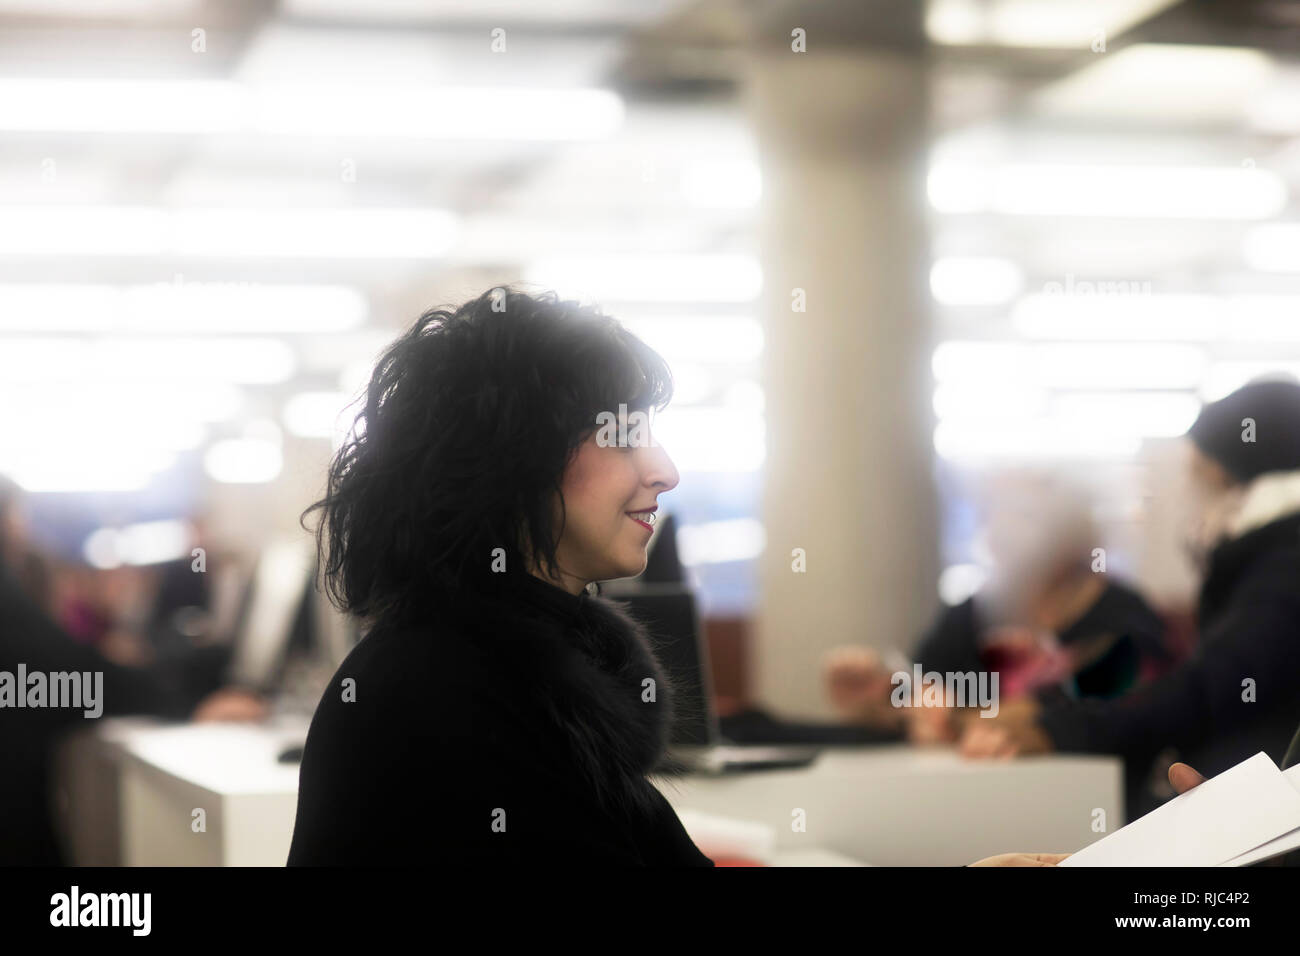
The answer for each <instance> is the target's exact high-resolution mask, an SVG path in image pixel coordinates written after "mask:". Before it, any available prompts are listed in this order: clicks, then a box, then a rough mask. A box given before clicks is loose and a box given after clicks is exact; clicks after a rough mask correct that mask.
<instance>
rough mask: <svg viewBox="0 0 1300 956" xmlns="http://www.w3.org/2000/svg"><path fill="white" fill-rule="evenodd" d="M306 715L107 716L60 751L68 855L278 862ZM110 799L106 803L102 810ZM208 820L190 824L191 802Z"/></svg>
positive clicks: (164, 861) (125, 861) (99, 861)
mask: <svg viewBox="0 0 1300 956" xmlns="http://www.w3.org/2000/svg"><path fill="white" fill-rule="evenodd" d="M309 723H310V721H309V720H307V719H279V720H276V721H275V722H272V723H268V724H265V725H249V724H184V725H170V726H169V725H165V724H160V723H158V722H155V721H152V720H149V719H147V718H123V719H115V720H105V721H103V722H102V723H101V724H100V726H99V727H97V728H95V729H94V730H91V731H87V732H83V733H82V734H79V735H77V736H76V737H75V738H73V739H71V740H69V741H68V742H67V745H66V746H65V749H64V751H63V753H62V754H61V755H60V764H61V770H60V780H61V783H62V784H64V786H62V787H61V788H60V789H61V790H63V791H64V793H65V795H66V796H65V799H62V800H60V807H59V809H60V811H61V814H60V815H61V816H62V817H63V818H64V821H63V830H64V833H65V835H66V838H67V839H68V840H69V842H70V843H71V846H72V854H73V862H75V863H79V864H80V863H93V864H96V865H125V866H283V865H284V862H285V860H286V859H287V858H288V856H289V843H290V841H291V840H292V838H293V822H294V816H295V815H296V813H297V809H298V764H296V763H287V764H282V763H279V762H278V761H277V759H276V758H277V757H278V756H279V754H280V753H281V752H282V751H283V750H285V749H286V748H287V747H290V746H294V745H298V744H301V743H302V741H303V740H304V739H305V738H306V736H307V726H308V724H309ZM106 807H108V808H110V809H108V810H106V809H105V808H106ZM195 809H202V810H203V811H204V813H205V815H206V821H205V824H206V829H205V831H203V832H195V831H194V829H193V821H194V810H195Z"/></svg>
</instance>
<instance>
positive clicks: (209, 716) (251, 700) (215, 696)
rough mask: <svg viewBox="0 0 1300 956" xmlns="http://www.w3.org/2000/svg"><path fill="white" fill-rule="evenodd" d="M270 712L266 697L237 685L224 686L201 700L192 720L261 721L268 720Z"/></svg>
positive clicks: (192, 715) (206, 721)
mask: <svg viewBox="0 0 1300 956" xmlns="http://www.w3.org/2000/svg"><path fill="white" fill-rule="evenodd" d="M269 712H270V708H269V707H268V706H267V703H266V699H265V698H263V697H261V696H259V695H257V694H254V693H252V692H251V691H246V690H240V689H239V688H237V687H223V688H221V689H220V690H215V691H213V692H212V693H211V694H209V695H208V696H207V697H204V698H203V700H201V701H199V705H198V707H196V708H194V713H193V714H191V715H190V720H192V721H194V722H195V723H209V722H236V723H243V722H248V723H260V722H261V721H263V720H266V717H267V714H268V713H269Z"/></svg>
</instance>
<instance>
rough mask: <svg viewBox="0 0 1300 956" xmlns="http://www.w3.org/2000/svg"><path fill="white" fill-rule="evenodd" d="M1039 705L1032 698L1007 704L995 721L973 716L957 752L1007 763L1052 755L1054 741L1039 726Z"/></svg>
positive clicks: (962, 735) (1003, 705)
mask: <svg viewBox="0 0 1300 956" xmlns="http://www.w3.org/2000/svg"><path fill="white" fill-rule="evenodd" d="M1039 710H1040V707H1039V705H1038V702H1037V701H1036V700H1035V699H1034V698H1033V697H1029V696H1025V697H1019V698H1015V699H1013V700H1010V701H1006V702H1004V703H1003V704H1002V706H1001V708H1000V709H999V712H998V716H996V717H981V716H979V714H978V712H973V713H972V714H971V715H969V716H968V717H966V718H965V719H964V721H963V723H964V726H963V728H962V732H961V735H960V743H959V744H958V749H959V750H960V751H961V755H962V756H963V757H970V758H974V759H981V758H983V759H987V758H993V759H999V760H1006V759H1009V758H1011V757H1016V756H1021V755H1029V754H1045V753H1050V752H1051V751H1052V749H1053V747H1052V738H1051V737H1049V736H1047V734H1046V733H1045V732H1044V731H1043V729H1042V727H1040V726H1039V725H1038V720H1037V717H1038V713H1039Z"/></svg>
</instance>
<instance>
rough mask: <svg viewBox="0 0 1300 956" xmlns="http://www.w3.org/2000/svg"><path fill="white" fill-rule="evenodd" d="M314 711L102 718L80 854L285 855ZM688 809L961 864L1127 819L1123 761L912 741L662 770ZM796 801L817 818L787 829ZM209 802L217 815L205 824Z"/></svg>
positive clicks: (261, 858)
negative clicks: (926, 746)
mask: <svg viewBox="0 0 1300 956" xmlns="http://www.w3.org/2000/svg"><path fill="white" fill-rule="evenodd" d="M306 730H307V721H306V720H301V721H286V720H282V721H278V722H277V723H274V724H270V725H263V726H251V725H232V724H192V725H181V726H167V725H159V724H157V723H155V722H153V721H150V720H148V719H135V718H131V719H116V720H103V721H100V722H99V723H98V724H97V725H96V726H95V727H93V728H91V729H88V730H87V731H85V732H83V733H81V734H79V735H78V736H77V737H75V738H73V739H71V740H69V741H68V743H67V746H66V747H65V749H64V752H63V753H62V754H61V761H60V762H61V770H60V774H59V776H60V785H59V788H58V792H59V793H60V796H61V799H60V806H59V809H60V811H61V817H62V826H63V830H64V833H65V835H66V836H67V838H68V839H69V840H70V842H71V845H72V854H73V860H74V862H76V863H78V864H98V865H115V864H119V863H120V864H125V865H128V866H140V865H152V866H175V865H182V866H283V865H284V862H285V859H286V858H287V857H288V853H289V842H290V840H291V839H292V836H293V822H294V815H295V813H296V810H297V791H298V765H297V764H281V763H278V762H277V761H276V757H277V756H278V754H279V753H280V752H281V751H282V750H283V749H284V748H286V747H288V746H291V745H293V744H296V743H301V741H302V740H303V739H304V738H305V736H306ZM658 783H659V785H660V789H661V790H663V792H664V794H665V796H667V797H668V799H669V801H670V802H671V803H673V804H674V805H675V806H676V807H678V808H692V809H697V810H700V811H703V812H705V813H712V814H717V815H720V816H728V817H732V818H736V819H743V820H750V821H755V822H760V823H764V824H766V825H769V826H772V827H773V828H774V829H775V830H776V848H775V849H776V852H775V854H774V855H773V857H772V860H771V862H772V863H773V864H775V865H778V866H827V865H852V864H853V863H855V862H868V863H872V864H876V865H922V866H924V865H959V864H963V863H971V862H973V861H975V860H977V859H979V858H981V857H985V856H990V855H992V854H994V853H1005V852H1011V851H1053V852H1054V851H1072V850H1077V849H1079V848H1080V847H1082V846H1085V845H1086V844H1088V843H1091V842H1092V841H1093V840H1095V839H1097V838H1099V837H1100V836H1101V835H1102V834H1096V833H1093V832H1092V831H1091V830H1090V823H1091V820H1092V810H1093V808H1094V807H1101V808H1103V809H1105V811H1106V814H1107V820H1108V822H1109V824H1110V828H1111V829H1115V828H1116V827H1118V826H1120V825H1121V824H1122V822H1123V821H1122V818H1121V816H1120V814H1121V812H1122V811H1121V807H1122V798H1121V784H1122V781H1121V770H1120V763H1119V761H1118V760H1117V759H1115V758H1110V757H1063V756H1053V757H1040V758H1032V759H1024V760H1016V761H1011V762H1005V763H992V762H983V763H968V762H965V761H962V760H961V759H960V758H958V757H957V756H956V755H954V754H951V753H946V752H925V751H914V750H909V749H907V748H905V747H888V748H874V749H869V750H846V751H837V750H828V751H826V752H825V753H823V754H822V756H821V758H820V759H819V760H818V761H817V763H816V764H814V765H813V766H812V767H811V768H808V769H804V770H793V771H763V772H755V773H747V774H738V775H734V776H728V777H687V778H683V779H681V780H677V781H673V782H670V783H663V782H658ZM796 807H797V808H802V809H803V810H804V811H805V812H806V815H807V832H806V833H795V832H792V830H791V826H790V821H791V811H792V810H793V809H794V808H796ZM195 808H202V809H203V810H204V811H206V815H207V830H206V832H203V833H195V832H193V830H192V828H191V822H192V819H193V817H192V813H193V810H194V809H195Z"/></svg>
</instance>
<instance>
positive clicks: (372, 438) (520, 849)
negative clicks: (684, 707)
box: [288, 288, 711, 866]
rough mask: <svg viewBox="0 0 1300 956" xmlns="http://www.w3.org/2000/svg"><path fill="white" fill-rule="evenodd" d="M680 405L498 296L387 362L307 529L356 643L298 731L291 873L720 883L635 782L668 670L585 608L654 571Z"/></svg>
mask: <svg viewBox="0 0 1300 956" xmlns="http://www.w3.org/2000/svg"><path fill="white" fill-rule="evenodd" d="M671 393H672V382H671V376H670V373H669V371H668V368H667V366H666V365H665V364H664V362H663V360H662V359H661V358H660V357H659V356H658V355H657V354H656V353H655V352H654V351H653V350H651V349H650V348H649V347H647V346H646V345H645V344H644V343H642V342H641V341H640V340H639V339H637V338H636V337H635V336H633V335H632V334H630V333H629V332H627V331H626V330H625V329H623V327H622V326H621V325H619V323H618V322H617V321H615V320H614V319H612V318H609V317H608V316H605V315H603V314H601V313H600V312H599V311H598V310H596V309H594V308H591V307H585V306H580V305H579V304H578V303H575V302H568V301H561V300H559V299H558V297H557V296H555V294H554V293H548V294H543V295H538V296H531V295H528V294H526V293H523V292H518V291H514V290H510V289H502V288H498V289H492V290H489V291H488V292H486V293H484V294H483V295H481V296H479V297H478V298H476V299H474V300H472V301H470V302H467V303H465V304H464V305H462V306H460V307H459V308H456V309H454V310H452V309H436V310H431V311H429V312H426V313H425V314H424V315H423V316H421V317H420V319H419V320H418V321H417V322H416V323H415V325H414V326H413V327H412V328H411V329H410V330H409V331H407V332H406V333H405V334H404V335H402V336H401V337H400V338H399V339H398V340H397V341H396V342H395V343H393V345H392V346H390V347H389V348H388V350H387V351H386V352H385V353H384V355H383V356H382V357H381V358H380V360H379V362H378V364H377V366H376V368H375V371H374V374H373V376H372V377H371V380H370V383H369V386H368V388H367V390H366V395H365V398H364V408H363V409H362V410H361V411H360V412H359V414H358V415H357V418H356V422H355V424H354V427H353V429H352V430H351V432H350V434H349V438H348V440H347V441H346V442H345V443H344V445H343V447H342V448H341V449H340V450H339V451H338V453H337V454H336V456H335V457H334V459H333V461H332V462H331V465H330V469H329V478H328V483H327V488H326V492H325V495H324V497H323V498H322V499H321V500H320V501H318V502H317V503H316V504H314V505H313V506H312V507H311V508H310V509H308V513H311V512H315V511H319V512H320V513H321V521H320V524H319V526H318V529H317V543H318V547H319V550H320V555H321V560H322V568H323V572H324V579H325V585H326V588H327V590H328V593H329V594H330V596H331V598H332V599H333V600H334V601H335V603H336V604H337V605H338V606H339V607H340V608H341V609H343V610H345V611H347V612H349V613H351V614H353V615H356V616H357V617H358V618H360V619H361V621H362V622H363V625H364V628H365V637H364V638H363V639H362V640H361V642H360V643H359V644H358V645H357V647H356V648H355V649H354V650H353V651H352V653H351V654H350V655H349V656H348V658H347V659H346V660H345V661H344V662H343V664H342V665H341V666H340V668H339V670H338V673H337V674H336V675H335V676H334V679H333V680H332V681H331V683H330V686H329V688H328V689H327V690H326V692H325V694H324V696H323V697H322V699H321V702H320V705H319V706H318V708H317V710H316V714H315V717H314V718H313V720H312V725H311V730H310V732H309V734H308V737H307V744H306V747H305V749H304V753H303V758H302V769H301V777H300V786H299V794H298V815H297V821H296V824H295V828H294V835H293V844H292V847H291V848H290V851H289V861H288V862H289V864H290V865H356V864H387V863H392V864H405V865H411V864H435V865H437V864H448V863H451V864H465V863H470V864H473V863H487V864H494V863H538V864H545V865H548V866H552V865H555V864H557V863H558V864H613V865H697V866H708V865H711V861H710V860H709V859H708V858H707V857H705V856H704V855H703V854H701V853H700V851H699V850H698V848H696V846H695V845H694V844H693V843H692V842H691V840H690V838H689V837H688V836H687V834H686V832H685V831H684V829H683V828H682V825H681V823H680V821H679V820H678V819H677V816H676V814H675V813H674V812H673V810H672V808H671V807H670V806H669V805H668V803H667V801H666V800H664V798H663V796H662V795H660V793H659V792H658V791H657V790H656V789H655V788H654V786H653V785H652V784H651V783H650V782H649V781H648V779H647V776H646V775H647V773H648V772H650V771H651V770H652V769H653V768H654V766H655V765H656V763H657V761H658V759H659V757H660V755H661V753H662V751H663V748H664V746H665V744H666V741H667V734H668V729H669V724H670V721H671V701H670V690H671V689H670V688H669V687H668V686H667V682H666V679H665V675H664V673H663V672H662V671H661V669H660V667H659V665H658V664H657V662H656V660H655V656H654V653H653V651H652V649H651V645H650V643H649V641H648V638H647V635H645V634H644V633H643V632H642V631H641V630H640V629H639V628H638V626H637V625H636V624H635V623H634V622H633V621H632V620H631V619H630V618H628V617H627V616H626V615H625V614H623V613H622V612H621V611H620V610H619V609H618V607H617V606H616V605H614V604H612V603H610V602H608V601H606V600H605V599H603V598H600V597H599V596H595V595H593V594H591V593H589V590H588V588H589V586H590V585H592V584H593V583H594V582H597V581H603V580H610V579H613V578H621V577H628V576H632V575H635V574H638V573H640V572H641V570H642V569H643V568H644V567H645V562H646V546H647V544H648V542H649V540H650V537H651V531H652V525H653V522H654V516H655V511H656V509H657V507H658V505H657V499H658V496H659V495H660V494H661V493H663V492H665V491H668V490H670V489H672V488H673V487H674V486H675V485H676V484H677V481H678V475H677V471H676V469H675V468H674V467H673V464H672V462H671V461H670V460H669V458H668V456H667V455H666V454H665V453H664V451H663V449H662V448H661V447H659V446H658V445H657V444H655V443H654V442H653V440H652V439H651V438H650V432H649V426H650V415H651V414H652V413H653V412H654V411H655V410H656V409H659V408H662V407H663V406H664V405H665V404H666V403H667V402H668V400H669V398H670V397H671Z"/></svg>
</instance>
